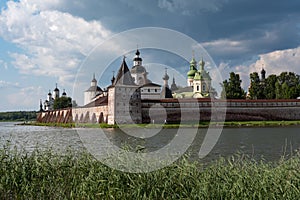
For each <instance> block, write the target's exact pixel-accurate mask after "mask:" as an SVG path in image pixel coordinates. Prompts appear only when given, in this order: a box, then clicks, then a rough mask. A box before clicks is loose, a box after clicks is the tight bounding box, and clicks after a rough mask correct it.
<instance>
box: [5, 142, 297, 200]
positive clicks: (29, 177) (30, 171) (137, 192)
mask: <svg viewBox="0 0 300 200" xmlns="http://www.w3.org/2000/svg"><path fill="white" fill-rule="evenodd" d="M0 161H1V162H0V199H128V200H129V199H299V198H300V191H299V190H300V156H298V155H295V156H293V157H292V158H289V159H281V160H279V161H277V162H273V163H268V162H264V161H261V162H257V161H254V160H251V159H249V158H245V157H244V156H233V157H231V158H228V159H225V158H220V159H219V160H217V161H215V162H213V163H209V164H208V165H205V166H204V165H202V164H201V163H200V162H191V161H189V160H188V159H186V158H183V159H181V160H180V161H178V162H176V163H174V164H172V165H171V166H168V167H165V168H163V169H160V170H157V171H153V172H150V173H125V172H120V171H117V170H114V169H111V168H109V167H107V166H105V165H103V164H102V163H101V162H100V161H97V160H96V159H94V158H93V157H92V156H91V155H90V154H88V153H87V152H74V151H71V150H70V151H68V152H66V153H64V154H62V153H55V152H53V151H51V150H47V151H39V150H38V149H37V150H35V151H33V152H31V153H26V152H19V151H17V150H15V149H12V148H9V147H8V146H5V147H3V148H2V149H0Z"/></svg>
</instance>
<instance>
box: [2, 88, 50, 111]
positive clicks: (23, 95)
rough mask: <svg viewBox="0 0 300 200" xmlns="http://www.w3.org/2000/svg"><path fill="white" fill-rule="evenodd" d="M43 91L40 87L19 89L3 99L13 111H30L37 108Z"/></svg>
mask: <svg viewBox="0 0 300 200" xmlns="http://www.w3.org/2000/svg"><path fill="white" fill-rule="evenodd" d="M44 93H45V91H44V89H43V88H42V87H35V86H30V87H26V88H21V89H19V90H17V91H16V92H14V93H10V94H8V95H7V96H6V97H5V98H6V100H7V102H9V104H10V105H8V107H10V106H12V107H13V108H14V109H17V108H19V109H22V110H24V109H32V108H36V110H38V108H39V100H40V97H41V96H42V95H44Z"/></svg>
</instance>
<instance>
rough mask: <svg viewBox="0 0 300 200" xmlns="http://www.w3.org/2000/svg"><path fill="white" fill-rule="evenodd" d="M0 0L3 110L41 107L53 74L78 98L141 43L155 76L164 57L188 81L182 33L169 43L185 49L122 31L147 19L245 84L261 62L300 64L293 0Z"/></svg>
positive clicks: (275, 70) (274, 67) (289, 67)
mask: <svg viewBox="0 0 300 200" xmlns="http://www.w3.org/2000/svg"><path fill="white" fill-rule="evenodd" d="M0 7H1V12H0V72H1V73H0V92H1V96H0V97H1V98H0V111H18V110H38V109H39V102H40V99H42V100H43V101H44V100H45V99H46V98H47V93H48V92H49V90H51V91H52V90H53V89H54V88H55V84H56V83H57V84H58V87H59V89H60V90H61V92H62V91H63V89H65V90H66V92H67V94H68V95H69V96H71V97H73V99H75V100H76V101H77V102H78V104H79V105H80V104H82V102H83V92H84V89H87V88H88V87H89V84H90V81H91V79H92V76H93V73H95V74H96V78H97V79H98V84H99V86H100V87H107V86H108V85H109V84H110V79H111V76H112V73H113V72H112V71H116V70H117V69H118V67H119V66H120V64H121V59H122V57H123V56H124V55H125V56H126V61H127V64H128V65H129V66H132V58H133V57H134V52H135V49H136V48H137V45H138V48H140V50H141V57H142V58H143V62H144V64H145V67H146V68H147V69H149V70H150V69H154V70H152V71H151V70H150V71H149V77H150V79H151V80H152V81H153V82H157V83H159V84H162V79H161V77H162V76H163V73H164V70H163V69H164V68H166V67H167V68H169V74H170V77H175V78H176V80H178V84H180V85H183V84H185V80H184V79H185V74H186V73H187V71H188V69H189V61H190V59H191V58H192V56H193V53H192V47H190V48H189V47H185V46H184V44H183V42H182V40H180V41H181V44H182V46H181V47H179V46H178V45H177V46H176V44H175V43H176V42H173V43H169V44H166V45H169V46H168V48H167V49H175V48H182V49H181V50H186V54H185V56H184V58H183V57H182V56H180V55H179V56H178V55H177V54H176V55H175V56H174V54H173V52H166V51H163V50H159V49H158V50H157V49H156V50H153V49H152V50H151V48H149V41H151V40H152V39H153V38H156V37H158V36H157V35H156V34H155V33H154V34H151V36H149V35H148V37H147V38H145V37H142V36H141V35H138V34H136V35H134V38H135V41H134V42H131V43H126V42H124V41H127V40H128V38H126V37H121V36H124V32H126V31H127V32H128V31H129V32H130V31H131V30H136V29H138V30H140V29H142V30H148V29H147V27H156V28H157V29H159V30H162V31H164V30H169V31H171V32H170V35H169V36H170V38H174V35H176V32H177V33H181V34H183V35H184V36H187V37H190V38H192V39H193V40H194V41H196V42H197V43H199V44H200V45H201V46H202V47H203V48H204V50H205V52H204V53H203V52H202V53H201V55H199V54H200V53H198V52H197V51H196V53H194V56H195V58H196V59H197V61H199V60H200V59H201V58H203V57H204V59H205V60H207V61H208V62H207V63H210V64H211V65H212V62H213V63H214V66H215V68H216V69H217V71H218V72H219V73H220V74H221V75H222V78H223V79H222V80H224V79H227V78H228V75H229V73H230V72H231V71H233V72H235V73H239V74H240V76H241V78H242V86H243V87H244V88H245V89H246V90H247V88H248V86H249V74H250V73H251V72H254V71H257V72H260V71H261V69H262V67H263V68H265V70H266V71H267V76H268V75H270V74H280V73H281V72H283V71H292V72H295V73H297V74H300V67H299V64H300V12H299V10H300V1H299V0H289V1H279V0H272V1H271V0H264V1H258V0H252V1H249V0H189V1H186V0H152V1H149V0H148V1H147V0H130V1H128V0H101V1H99V0H85V1H81V0H43V1H40V0H19V1H0ZM145 28H146V29H145ZM160 28H162V29H160ZM172 31H174V35H173V33H172ZM133 33H137V31H133ZM125 35H126V34H125ZM145 35H147V34H145ZM144 40H147V42H148V43H146V42H145V41H144ZM164 40H166V41H167V40H168V37H167V38H165V39H164ZM107 41H110V43H109V45H107V44H108V43H107ZM172 41H173V40H172ZM154 42H155V41H154ZM133 43H135V44H133ZM105 44H106V45H105ZM146 44H147V45H148V46H146ZM125 45H128V46H127V47H126V48H125ZM161 45H162V44H161ZM172 45H174V46H172ZM95 49H96V50H95ZM98 49H101V56H100V54H96V53H95V52H98V53H99V51H97V50H98ZM120 49H122V50H120ZM112 51H113V52H114V55H115V56H114V57H112V59H111V60H110V61H106V60H105V56H104V55H108V54H109V52H112ZM92 55H93V56H94V57H92ZM97 55H98V57H101V59H100V60H99V58H98V60H96V59H95V57H97ZM186 55H189V56H186ZM208 55H209V58H211V59H212V60H210V59H209V58H208ZM92 59H94V62H90V60H92ZM88 63H89V64H91V65H94V66H93V67H91V66H87V65H88ZM104 63H109V64H105V65H104ZM151 63H154V65H151ZM108 65H109V66H108ZM208 65H209V64H208ZM154 66H158V68H156V67H154ZM208 70H209V66H208ZM83 72H84V76H82V74H83ZM215 73H216V70H215V69H211V71H210V74H211V76H212V77H213V78H215V79H217V80H216V81H217V82H222V80H221V79H220V78H216V76H215ZM182 79H183V80H182ZM183 86H184V85H183Z"/></svg>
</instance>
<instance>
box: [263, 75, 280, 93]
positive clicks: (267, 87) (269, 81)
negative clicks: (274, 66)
mask: <svg viewBox="0 0 300 200" xmlns="http://www.w3.org/2000/svg"><path fill="white" fill-rule="evenodd" d="M276 82H277V76H276V75H275V74H271V75H270V76H268V78H266V80H265V82H264V90H263V92H264V96H265V98H266V99H275V98H276V85H275V84H276Z"/></svg>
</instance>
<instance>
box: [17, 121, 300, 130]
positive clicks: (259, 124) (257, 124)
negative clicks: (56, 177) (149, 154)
mask: <svg viewBox="0 0 300 200" xmlns="http://www.w3.org/2000/svg"><path fill="white" fill-rule="evenodd" d="M15 125H23V126H50V127H62V128H161V127H162V128H163V129H168V128H174V129H175V128H176V129H177V128H209V127H210V128H220V127H223V128H263V127H294V126H300V120H295V121H294V120H293V121H227V122H224V123H222V122H200V123H199V124H192V123H190V124H189V123H186V124H123V125H109V124H105V123H101V124H91V123H39V122H32V121H31V122H23V123H16V124H15Z"/></svg>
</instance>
